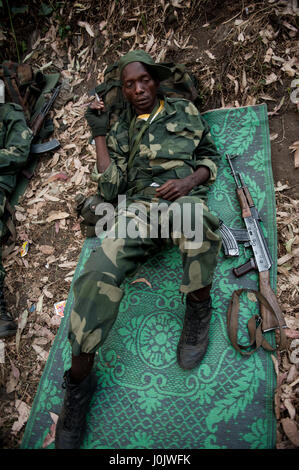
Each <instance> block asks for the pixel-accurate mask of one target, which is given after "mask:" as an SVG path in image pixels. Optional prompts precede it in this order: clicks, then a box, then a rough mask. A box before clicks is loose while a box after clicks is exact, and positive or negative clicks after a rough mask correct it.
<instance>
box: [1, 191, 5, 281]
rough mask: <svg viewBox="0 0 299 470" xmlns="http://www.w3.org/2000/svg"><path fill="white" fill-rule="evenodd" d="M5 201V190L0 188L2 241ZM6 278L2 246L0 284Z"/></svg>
mask: <svg viewBox="0 0 299 470" xmlns="http://www.w3.org/2000/svg"><path fill="white" fill-rule="evenodd" d="M5 203H6V196H5V193H4V192H3V191H1V189H0V243H1V240H2V237H3V234H4V227H5V225H4V222H3V215H4V210H5ZM4 278H5V269H4V267H3V265H2V248H1V246H0V285H1V284H3V281H4Z"/></svg>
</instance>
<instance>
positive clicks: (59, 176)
mask: <svg viewBox="0 0 299 470" xmlns="http://www.w3.org/2000/svg"><path fill="white" fill-rule="evenodd" d="M67 179H68V175H67V174H66V173H56V174H55V175H52V176H50V178H49V179H47V181H46V182H47V183H51V182H52V181H57V180H59V181H66V180H67Z"/></svg>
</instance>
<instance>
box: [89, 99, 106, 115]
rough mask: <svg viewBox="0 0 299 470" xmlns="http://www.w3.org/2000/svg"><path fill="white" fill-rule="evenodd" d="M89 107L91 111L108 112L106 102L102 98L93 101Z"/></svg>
mask: <svg viewBox="0 0 299 470" xmlns="http://www.w3.org/2000/svg"><path fill="white" fill-rule="evenodd" d="M89 107H90V109H94V110H98V111H100V112H102V111H103V112H105V111H106V109H105V105H104V101H103V100H102V98H100V100H99V101H98V100H97V99H95V100H93V101H92V102H91V103H90V105H89Z"/></svg>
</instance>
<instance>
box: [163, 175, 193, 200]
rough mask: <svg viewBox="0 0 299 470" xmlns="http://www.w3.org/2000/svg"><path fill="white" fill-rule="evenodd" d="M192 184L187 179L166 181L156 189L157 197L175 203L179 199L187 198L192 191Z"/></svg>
mask: <svg viewBox="0 0 299 470" xmlns="http://www.w3.org/2000/svg"><path fill="white" fill-rule="evenodd" d="M192 187H193V186H192V184H191V182H190V180H189V179H188V178H182V179H174V180H168V181H166V183H164V184H162V186H160V187H159V188H157V189H156V193H157V196H158V197H161V198H163V199H167V200H168V201H175V200H176V199H178V198H179V197H182V196H187V194H189V192H190V191H191V189H192Z"/></svg>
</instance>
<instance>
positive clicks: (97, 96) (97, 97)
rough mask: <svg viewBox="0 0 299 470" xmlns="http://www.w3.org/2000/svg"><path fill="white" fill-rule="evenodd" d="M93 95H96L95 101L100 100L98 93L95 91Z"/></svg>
mask: <svg viewBox="0 0 299 470" xmlns="http://www.w3.org/2000/svg"><path fill="white" fill-rule="evenodd" d="M95 96H96V99H97V101H101V100H100V97H99V95H98V94H97V93H95Z"/></svg>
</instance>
